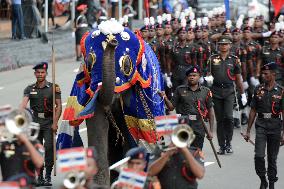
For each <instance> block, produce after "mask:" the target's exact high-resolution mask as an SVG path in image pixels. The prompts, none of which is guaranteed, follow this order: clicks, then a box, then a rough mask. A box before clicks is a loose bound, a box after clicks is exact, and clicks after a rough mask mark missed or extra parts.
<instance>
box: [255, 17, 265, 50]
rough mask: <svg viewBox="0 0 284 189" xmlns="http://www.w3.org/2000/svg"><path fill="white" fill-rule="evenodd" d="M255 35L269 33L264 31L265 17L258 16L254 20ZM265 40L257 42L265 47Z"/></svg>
mask: <svg viewBox="0 0 284 189" xmlns="http://www.w3.org/2000/svg"><path fill="white" fill-rule="evenodd" d="M253 32H254V33H265V32H267V29H264V16H263V15H258V16H256V17H255V20H254V28H253ZM264 41H265V40H264V38H260V39H258V40H257V42H258V43H259V44H260V45H261V46H263V45H264Z"/></svg>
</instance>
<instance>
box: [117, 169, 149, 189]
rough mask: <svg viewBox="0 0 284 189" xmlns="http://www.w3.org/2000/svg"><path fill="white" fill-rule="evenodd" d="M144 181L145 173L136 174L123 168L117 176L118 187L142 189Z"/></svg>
mask: <svg viewBox="0 0 284 189" xmlns="http://www.w3.org/2000/svg"><path fill="white" fill-rule="evenodd" d="M146 179H147V173H146V172H136V171H135V170H133V169H129V168H124V169H122V170H121V172H120V174H119V177H118V185H119V186H123V187H130V188H133V189H143V187H144V185H145V182H146Z"/></svg>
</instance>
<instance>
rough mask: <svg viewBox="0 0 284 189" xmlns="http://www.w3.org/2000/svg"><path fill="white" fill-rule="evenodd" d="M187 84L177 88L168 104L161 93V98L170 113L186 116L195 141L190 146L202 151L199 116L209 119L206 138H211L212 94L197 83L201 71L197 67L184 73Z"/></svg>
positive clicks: (202, 133)
mask: <svg viewBox="0 0 284 189" xmlns="http://www.w3.org/2000/svg"><path fill="white" fill-rule="evenodd" d="M186 76H187V80H188V84H186V85H181V86H179V87H178V88H177V89H176V91H175V93H174V96H173V98H172V102H170V101H169V100H168V98H167V96H165V95H164V94H163V93H162V94H161V96H162V97H164V99H165V103H166V105H167V108H168V109H169V110H170V111H173V110H174V109H176V113H177V114H181V115H182V116H186V117H188V118H189V125H190V126H191V128H192V129H193V131H194V134H195V136H196V137H195V140H194V142H193V143H192V144H191V146H194V147H197V148H200V149H201V150H202V148H203V143H204V137H205V130H204V128H203V125H202V121H201V116H200V113H201V114H202V116H203V117H206V118H208V119H209V125H210V132H209V136H207V137H208V138H210V139H212V137H213V134H212V133H213V125H214V111H213V102H212V93H211V91H210V89H208V88H207V87H204V86H200V84H199V83H198V81H199V79H200V76H201V70H200V68H199V67H198V66H192V67H190V68H189V69H188V70H187V71H186Z"/></svg>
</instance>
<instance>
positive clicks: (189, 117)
mask: <svg viewBox="0 0 284 189" xmlns="http://www.w3.org/2000/svg"><path fill="white" fill-rule="evenodd" d="M188 119H189V120H190V121H196V120H197V115H188Z"/></svg>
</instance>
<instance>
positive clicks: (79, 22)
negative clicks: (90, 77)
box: [75, 4, 90, 61]
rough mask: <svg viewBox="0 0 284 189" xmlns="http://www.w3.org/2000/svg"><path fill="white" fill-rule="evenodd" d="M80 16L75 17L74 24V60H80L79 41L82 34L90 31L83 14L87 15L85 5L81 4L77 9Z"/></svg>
mask: <svg viewBox="0 0 284 189" xmlns="http://www.w3.org/2000/svg"><path fill="white" fill-rule="evenodd" d="M77 10H78V11H79V12H80V15H79V16H78V17H77V19H76V22H75V28H76V31H75V41H76V60H77V61H80V60H81V59H82V55H81V46H80V41H81V38H82V36H83V35H84V33H86V32H87V31H89V30H90V28H89V27H88V22H87V18H86V16H85V14H86V13H87V10H88V7H87V5H85V4H81V5H80V6H78V7H77Z"/></svg>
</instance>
